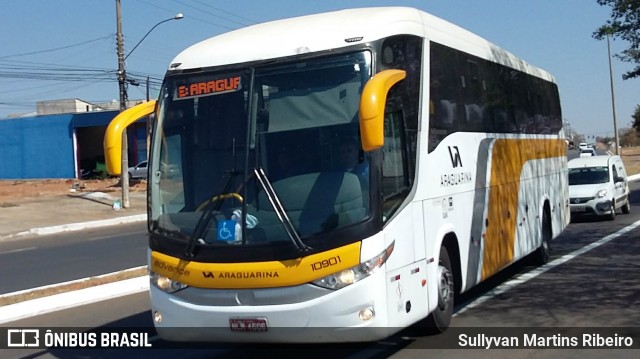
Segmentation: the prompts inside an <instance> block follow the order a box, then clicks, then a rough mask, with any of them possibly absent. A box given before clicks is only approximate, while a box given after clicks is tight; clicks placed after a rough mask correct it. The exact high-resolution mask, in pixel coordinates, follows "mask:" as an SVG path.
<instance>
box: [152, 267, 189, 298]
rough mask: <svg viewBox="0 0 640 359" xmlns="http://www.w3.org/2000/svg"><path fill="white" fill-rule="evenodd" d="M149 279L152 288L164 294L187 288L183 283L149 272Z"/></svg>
mask: <svg viewBox="0 0 640 359" xmlns="http://www.w3.org/2000/svg"><path fill="white" fill-rule="evenodd" d="M149 278H150V280H151V284H152V285H153V286H155V287H156V288H158V289H160V290H161V291H163V292H166V293H174V292H177V291H179V290H182V289H185V288H186V287H187V285H186V284H184V283H181V282H178V281H176V280H173V279H171V278H168V277H165V276H163V275H160V274H157V273H154V272H151V273H150V274H149Z"/></svg>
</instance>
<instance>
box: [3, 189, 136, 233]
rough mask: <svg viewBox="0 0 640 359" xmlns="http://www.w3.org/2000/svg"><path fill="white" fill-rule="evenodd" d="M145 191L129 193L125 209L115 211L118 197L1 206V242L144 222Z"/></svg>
mask: <svg viewBox="0 0 640 359" xmlns="http://www.w3.org/2000/svg"><path fill="white" fill-rule="evenodd" d="M146 196H147V195H146V191H137V192H130V193H129V202H130V206H129V208H128V209H119V210H115V209H114V208H113V204H114V202H115V201H116V200H120V199H121V195H120V193H119V192H118V193H104V192H75V193H68V194H59V195H54V196H40V197H35V198H25V199H24V200H20V201H12V202H11V203H9V204H6V203H5V204H4V205H3V206H0V240H6V239H9V238H14V239H15V238H26V237H29V236H35V235H41V234H52V233H60V232H65V231H73V230H80V229H85V228H92V227H102V226H108V225H116V224H119V223H127V222H135V221H145V220H146V218H147V215H146V213H147V198H146Z"/></svg>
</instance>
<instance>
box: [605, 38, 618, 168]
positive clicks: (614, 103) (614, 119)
mask: <svg viewBox="0 0 640 359" xmlns="http://www.w3.org/2000/svg"><path fill="white" fill-rule="evenodd" d="M610 36H611V35H610V34H609V33H607V54H608V58H609V81H610V82H611V108H612V109H613V132H615V133H614V136H615V141H616V152H615V154H616V155H620V141H619V139H618V121H617V119H616V97H615V94H614V91H613V66H612V65H611V45H610V44H609V37H610Z"/></svg>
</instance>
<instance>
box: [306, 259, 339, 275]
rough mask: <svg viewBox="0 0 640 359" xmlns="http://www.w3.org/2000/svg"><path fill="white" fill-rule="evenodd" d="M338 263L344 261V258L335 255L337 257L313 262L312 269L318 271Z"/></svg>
mask: <svg viewBox="0 0 640 359" xmlns="http://www.w3.org/2000/svg"><path fill="white" fill-rule="evenodd" d="M338 263H342V260H341V259H340V256H335V257H330V258H327V259H323V260H321V261H317V262H313V263H311V270H312V271H317V270H320V269H323V268H328V267H331V266H334V265H336V264H338Z"/></svg>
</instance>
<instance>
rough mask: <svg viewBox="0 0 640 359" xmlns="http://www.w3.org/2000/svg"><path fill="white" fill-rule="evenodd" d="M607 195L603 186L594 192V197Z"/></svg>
mask: <svg viewBox="0 0 640 359" xmlns="http://www.w3.org/2000/svg"><path fill="white" fill-rule="evenodd" d="M606 195H607V189H606V188H603V189H601V190H599V191H598V193H596V197H597V198H602V197H605V196H606Z"/></svg>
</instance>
